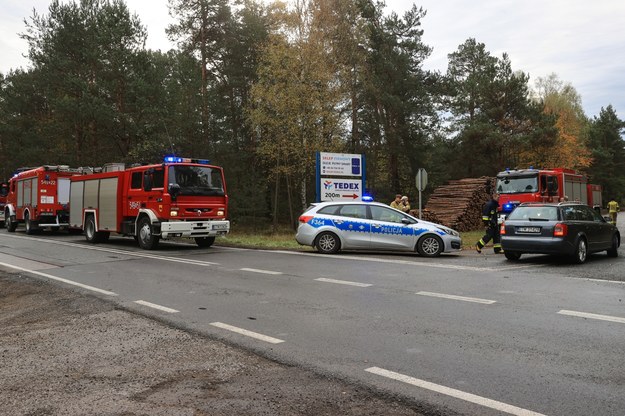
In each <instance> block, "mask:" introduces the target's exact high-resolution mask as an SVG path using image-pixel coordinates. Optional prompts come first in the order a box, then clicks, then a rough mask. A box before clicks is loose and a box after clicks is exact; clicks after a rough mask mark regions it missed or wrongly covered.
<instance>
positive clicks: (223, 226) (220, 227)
mask: <svg viewBox="0 0 625 416" xmlns="http://www.w3.org/2000/svg"><path fill="white" fill-rule="evenodd" d="M227 229H228V224H213V230H227Z"/></svg>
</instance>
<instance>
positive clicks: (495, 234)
mask: <svg viewBox="0 0 625 416" xmlns="http://www.w3.org/2000/svg"><path fill="white" fill-rule="evenodd" d="M497 208H499V194H493V197H492V199H491V200H490V201H488V202H487V203H486V204H485V205H484V208H483V209H482V222H483V223H484V226H485V227H486V233H485V234H484V237H482V238H481V239H480V240H479V241H478V242H477V243H475V250H476V251H477V252H478V253H481V252H482V248H484V246H485V245H486V244H488V242H489V241H490V240H491V239H492V240H493V250H494V251H495V254H498V253H503V250H502V249H501V242H500V237H499V224H498V223H497Z"/></svg>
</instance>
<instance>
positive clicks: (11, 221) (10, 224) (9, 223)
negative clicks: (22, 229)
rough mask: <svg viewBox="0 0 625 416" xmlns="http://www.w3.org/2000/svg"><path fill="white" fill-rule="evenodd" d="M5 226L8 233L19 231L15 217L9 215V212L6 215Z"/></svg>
mask: <svg viewBox="0 0 625 416" xmlns="http://www.w3.org/2000/svg"><path fill="white" fill-rule="evenodd" d="M4 226H5V227H7V231H8V232H10V233H14V232H15V230H16V229H17V221H15V215H8V212H7V213H5V214H4Z"/></svg>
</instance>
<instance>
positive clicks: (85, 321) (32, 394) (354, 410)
mask: <svg viewBox="0 0 625 416" xmlns="http://www.w3.org/2000/svg"><path fill="white" fill-rule="evenodd" d="M0 328H2V330H1V331H0V392H1V393H0V414H3V415H4V414H6V415H32V416H35V415H96V414H97V415H124V416H131V415H155V416H157V415H211V416H220V415H224V416H225V415H234V414H238V415H359V416H361V415H362V416H366V415H389V416H394V415H432V414H442V413H439V412H438V411H435V412H434V413H433V412H432V410H428V411H425V410H424V409H421V408H420V407H419V406H418V405H417V404H415V403H408V402H405V401H403V400H402V399H401V398H397V397H392V396H386V395H384V394H382V393H376V392H373V391H370V390H369V389H367V388H365V387H361V386H353V385H350V384H349V383H347V382H344V381H341V380H335V379H329V378H326V377H324V376H323V375H320V374H316V373H313V372H311V371H309V370H305V369H300V368H296V367H293V366H288V365H282V364H280V363H277V362H274V361H271V360H269V359H266V358H263V357H260V356H258V355H255V354H252V353H250V352H247V351H244V350H241V349H238V348H236V347H233V346H230V345H227V344H225V343H223V342H221V341H217V340H212V339H210V338H207V337H203V336H201V335H198V334H192V333H187V332H185V331H182V330H180V329H176V328H172V327H168V326H167V325H165V324H163V323H161V322H157V321H154V320H151V319H149V318H147V317H144V316H140V315H137V314H133V313H131V312H129V311H126V310H122V309H119V308H117V307H116V306H115V305H114V304H112V303H109V302H106V301H104V300H101V299H99V298H96V297H94V296H91V295H86V294H83V293H80V292H77V291H73V290H69V289H66V288H63V287H60V286H58V285H56V284H53V283H48V282H46V281H41V280H37V279H33V278H29V277H27V276H24V275H21V274H8V273H5V272H0ZM445 414H448V413H445Z"/></svg>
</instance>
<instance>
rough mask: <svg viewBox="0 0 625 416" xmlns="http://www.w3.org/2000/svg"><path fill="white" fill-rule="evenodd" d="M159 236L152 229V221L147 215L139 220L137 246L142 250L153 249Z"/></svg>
mask: <svg viewBox="0 0 625 416" xmlns="http://www.w3.org/2000/svg"><path fill="white" fill-rule="evenodd" d="M158 240H159V237H158V236H155V235H154V233H153V231H152V223H151V222H150V219H149V218H148V217H143V218H141V219H140V220H139V247H141V248H142V249H144V250H154V249H155V248H156V246H158Z"/></svg>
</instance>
